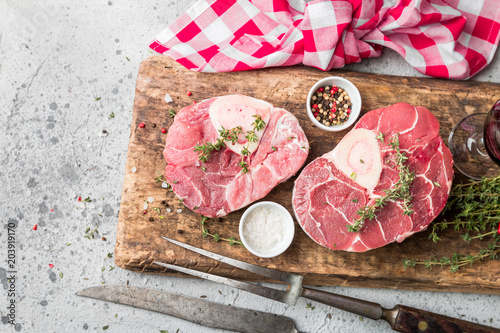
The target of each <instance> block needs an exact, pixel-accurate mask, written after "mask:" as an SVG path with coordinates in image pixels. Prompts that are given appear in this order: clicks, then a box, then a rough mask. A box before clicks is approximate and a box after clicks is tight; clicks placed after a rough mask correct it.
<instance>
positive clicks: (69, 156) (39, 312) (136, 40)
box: [0, 0, 500, 333]
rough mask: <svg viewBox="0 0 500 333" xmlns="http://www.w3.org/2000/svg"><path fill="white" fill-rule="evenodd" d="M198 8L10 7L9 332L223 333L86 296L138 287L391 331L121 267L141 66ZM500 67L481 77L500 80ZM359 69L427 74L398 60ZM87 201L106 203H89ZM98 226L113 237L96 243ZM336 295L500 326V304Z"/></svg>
mask: <svg viewBox="0 0 500 333" xmlns="http://www.w3.org/2000/svg"><path fill="white" fill-rule="evenodd" d="M192 3H194V0H189V1H177V0H176V1H173V0H165V1H156V0H146V1H127V0H109V1H108V0H99V1H69V0H45V1H35V0H22V1H20V0H0V114H1V119H2V123H1V125H0V184H2V185H1V189H0V217H1V224H2V226H3V227H2V228H0V258H1V260H0V282H1V284H2V287H0V314H1V315H2V320H1V323H0V332H86V331H102V330H103V328H104V327H105V326H109V328H108V329H107V332H159V331H160V330H166V331H168V332H170V333H172V332H219V331H216V330H212V329H209V328H205V327H201V326H198V325H194V324H191V323H189V322H186V321H183V320H179V319H176V318H172V317H168V316H165V315H161V314H158V313H153V312H148V311H145V310H140V309H134V308H131V307H126V306H121V305H115V304H111V303H106V302H100V301H93V300H89V299H82V298H78V297H76V296H74V293H75V292H76V291H77V290H79V289H81V288H84V287H88V286H94V285H100V284H101V283H105V284H126V283H127V282H129V283H130V285H133V286H145V287H150V288H158V289H163V290H168V291H171V292H176V293H180V294H186V295H191V296H195V297H199V296H201V295H206V296H207V299H209V300H212V301H215V302H220V303H226V304H231V305H234V306H240V307H246V308H251V309H258V310H263V311H269V312H272V313H277V314H282V315H286V316H289V317H292V318H294V319H295V322H296V325H297V327H298V329H299V330H300V331H303V332H309V333H314V332H389V331H390V330H389V328H388V326H387V325H386V324H385V323H384V322H373V321H371V320H369V319H364V320H360V318H359V317H358V316H355V315H351V314H348V313H345V312H341V311H337V310H334V309H331V308H328V307H326V306H322V305H319V304H315V305H316V306H315V308H314V309H310V308H307V305H306V302H305V301H304V300H300V301H299V302H298V304H297V305H296V306H294V307H290V306H285V305H283V304H279V303H276V302H273V301H269V300H265V299H261V298H258V297H255V296H252V295H249V294H247V293H244V292H241V293H240V292H238V291H237V290H234V289H231V288H225V287H222V286H219V285H215V284H212V283H208V282H203V281H192V280H189V279H180V278H167V277H157V276H149V275H144V274H138V273H133V272H129V271H125V270H122V269H119V268H116V269H113V270H111V269H110V266H114V262H113V259H112V258H108V257H107V254H108V253H113V248H114V243H115V236H116V223H117V216H118V209H119V204H120V194H121V187H122V181H123V175H124V168H125V159H126V153H127V144H128V138H129V131H130V121H131V117H132V104H133V97H134V85H135V79H136V75H137V71H138V67H139V64H140V63H141V61H142V60H144V59H145V58H146V57H147V56H149V55H150V51H149V50H148V47H147V46H148V42H149V41H150V40H151V39H152V38H153V37H154V36H155V35H156V34H158V33H159V32H160V31H161V30H162V29H163V28H164V27H165V26H166V25H167V24H168V23H169V22H171V21H172V20H173V19H174V18H175V17H177V16H178V15H180V14H182V13H183V12H184V11H185V10H186V9H187V8H188V7H189V6H190V5H191V4H192ZM498 59H499V55H498V54H497V56H496V57H495V61H494V63H493V64H492V65H490V66H489V67H488V68H487V69H486V70H484V71H483V72H482V73H480V74H479V75H477V76H476V77H475V79H476V80H481V81H494V82H500V67H499V66H500V65H499V60H498ZM348 69H350V70H356V71H366V72H374V73H383V74H396V75H410V76H412V75H419V74H418V73H417V72H416V71H415V70H413V69H412V68H411V67H410V66H408V65H407V64H406V63H405V62H404V61H403V60H402V59H401V58H400V57H399V56H398V55H397V54H395V53H393V52H390V51H385V52H384V53H383V55H382V57H380V58H377V59H370V60H365V61H364V62H363V63H361V64H356V65H352V66H349V67H348ZM98 98H100V99H99V100H97V101H96V99H98ZM111 113H114V115H115V117H114V118H111V119H110V118H109V115H110V114H111ZM102 130H106V131H107V132H108V134H107V135H103V134H102ZM78 196H82V197H83V198H85V197H90V198H91V199H92V200H93V201H92V202H91V203H85V204H78V203H77V201H76V199H77V197H78ZM52 210H53V211H52ZM9 223H10V224H11V225H12V226H15V244H16V263H15V270H16V271H17V279H16V280H15V292H16V297H15V299H16V318H15V323H16V324H15V326H14V325H11V324H9V323H7V319H8V318H7V317H5V315H6V314H8V309H7V302H8V299H9V297H8V291H9V289H10V288H9V287H10V285H9V283H8V281H7V280H6V278H8V276H9V274H7V271H9V270H10V269H9V266H8V264H9V263H8V262H7V250H8V249H7V242H8V229H7V226H8V224H9ZM35 224H37V225H38V229H37V230H36V231H34V230H32V228H33V226H34V225H35ZM96 224H97V225H98V226H99V229H98V230H99V236H100V237H101V236H104V237H106V239H107V240H106V241H102V240H100V239H94V240H89V239H85V238H83V237H82V236H83V235H84V234H85V230H86V228H88V227H90V228H92V227H94V226H95V225H96ZM49 264H53V265H54V267H53V268H50V267H49ZM324 289H325V290H330V291H334V292H337V293H340V294H344V295H349V296H354V297H360V298H364V299H368V300H373V301H376V302H380V303H381V304H382V305H383V306H386V307H392V306H393V305H394V304H397V303H403V304H406V305H409V306H414V307H419V308H424V309H428V310H432V311H435V312H438V313H442V314H446V315H450V316H454V317H460V318H464V319H466V320H471V321H474V322H478V323H483V324H491V325H495V326H497V327H500V312H499V310H498V309H499V308H500V297H499V296H492V295H477V294H463V293H449V292H446V293H434V292H410V291H401V290H377V289H354V288H340V287H332V288H324ZM330 315H331V318H330Z"/></svg>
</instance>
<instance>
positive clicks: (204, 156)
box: [194, 115, 275, 173]
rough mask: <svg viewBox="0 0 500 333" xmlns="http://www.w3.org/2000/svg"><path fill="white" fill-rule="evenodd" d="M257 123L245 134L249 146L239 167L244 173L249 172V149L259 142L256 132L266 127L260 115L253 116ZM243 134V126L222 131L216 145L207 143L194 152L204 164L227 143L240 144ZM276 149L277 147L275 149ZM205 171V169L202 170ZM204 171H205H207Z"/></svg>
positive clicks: (244, 149)
mask: <svg viewBox="0 0 500 333" xmlns="http://www.w3.org/2000/svg"><path fill="white" fill-rule="evenodd" d="M253 117H254V118H255V121H254V122H253V123H252V126H253V129H252V130H249V131H247V132H246V134H245V138H246V139H247V142H248V143H247V145H246V146H245V147H243V149H242V150H241V155H242V156H241V161H240V163H239V166H240V167H241V168H242V172H243V173H247V172H248V163H247V162H246V161H245V157H248V156H250V151H249V150H248V148H249V147H250V144H251V143H254V142H257V141H258V140H259V138H258V136H257V134H256V131H260V130H262V129H263V128H264V126H265V125H266V122H265V121H264V120H262V118H261V116H260V115H253ZM242 133H243V129H242V128H241V126H237V127H235V128H232V129H225V128H224V127H222V129H220V130H219V138H218V139H217V141H216V142H215V143H212V142H206V143H204V144H202V145H198V144H197V145H196V146H195V147H194V151H195V152H197V153H198V159H199V160H200V161H202V162H207V161H208V160H209V159H210V155H211V154H212V152H213V151H214V150H216V151H219V150H221V149H222V148H223V147H225V146H226V141H228V142H231V143H233V144H235V143H237V142H238V136H239V135H240V134H242ZM273 148H275V147H273ZM202 170H203V169H202ZM205 170H206V169H205ZM205 170H203V171H205Z"/></svg>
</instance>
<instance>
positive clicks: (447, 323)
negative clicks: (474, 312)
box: [383, 305, 500, 333]
mask: <svg viewBox="0 0 500 333" xmlns="http://www.w3.org/2000/svg"><path fill="white" fill-rule="evenodd" d="M383 319H385V320H386V321H388V322H389V323H390V324H391V327H392V329H393V330H395V331H398V332H409V333H441V332H444V333H463V332H467V333H500V329H498V328H494V327H488V326H483V325H480V324H475V323H472V322H469V321H465V320H462V319H456V318H452V317H447V316H443V315H440V314H437V313H432V312H428V311H424V310H420V309H415V308H410V307H408V306H404V305H396V307H395V308H394V309H392V310H385V311H384V315H383ZM391 321H393V323H391Z"/></svg>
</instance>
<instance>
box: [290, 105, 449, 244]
mask: <svg viewBox="0 0 500 333" xmlns="http://www.w3.org/2000/svg"><path fill="white" fill-rule="evenodd" d="M380 133H382V134H383V136H384V142H382V140H381V139H380ZM396 133H399V142H400V146H399V147H400V149H401V152H404V153H405V154H406V156H407V157H408V160H407V161H406V165H408V167H409V169H410V171H414V172H415V175H416V177H415V180H414V181H413V183H412V187H411V189H410V193H411V196H412V198H413V199H412V204H413V210H414V213H413V214H411V215H410V216H407V215H403V211H404V210H403V208H402V207H401V202H400V201H396V202H394V201H390V202H389V203H388V204H387V205H386V206H385V207H384V208H382V209H381V210H378V211H376V213H375V214H376V218H375V219H373V220H368V219H367V220H365V226H364V227H363V228H362V229H361V230H360V231H359V232H358V233H355V232H349V231H348V228H347V225H348V224H351V225H352V223H353V221H354V220H355V219H356V218H358V217H359V216H358V214H357V211H358V210H359V209H361V208H362V207H363V206H367V205H373V204H374V202H375V199H376V198H378V197H380V196H384V195H385V193H384V190H387V189H390V188H391V187H393V185H394V184H395V183H396V182H397V181H398V180H399V172H398V170H397V169H396V165H397V164H396V162H395V159H394V154H395V151H394V149H393V148H392V147H391V146H389V141H390V138H391V137H393V136H394V135H395V134H396ZM377 136H378V139H377V138H376V137H377ZM452 178H453V160H452V156H451V153H450V150H449V149H448V148H447V147H446V146H445V145H444V143H443V140H442V139H441V137H440V136H439V123H438V120H437V119H436V117H435V116H434V115H433V114H432V113H431V112H430V111H429V110H427V109H426V108H424V107H421V106H417V107H414V106H412V105H409V104H406V103H398V104H394V105H392V106H389V107H387V108H382V109H378V110H373V111H371V112H368V113H367V114H366V115H364V116H363V117H362V118H361V119H360V120H359V122H358V123H357V124H356V126H355V127H354V129H353V130H352V131H351V132H349V133H348V134H347V135H346V136H345V137H344V138H343V139H342V141H341V142H340V143H339V144H338V145H337V147H336V148H335V149H334V150H333V151H331V152H329V153H327V154H325V155H323V156H321V157H319V158H317V159H315V160H314V161H312V162H311V163H310V164H309V165H307V166H306V167H305V168H304V170H303V171H302V172H301V174H300V175H299V177H298V178H297V180H296V181H295V187H294V193H293V207H294V211H295V215H296V217H297V220H298V221H299V223H300V225H301V227H302V228H303V229H304V231H305V232H306V233H307V234H308V235H309V236H310V237H311V238H312V239H313V240H314V241H316V242H317V243H319V244H320V245H323V246H326V247H328V248H330V249H334V250H346V251H353V252H363V251H367V250H370V249H374V248H378V247H381V246H384V245H386V244H388V243H391V242H394V241H397V242H402V241H403V240H404V239H405V238H407V237H409V236H411V235H412V234H413V233H415V232H419V231H422V230H425V229H426V228H427V226H428V225H429V224H430V223H431V221H432V220H433V219H434V218H435V217H436V216H437V215H438V214H439V213H440V212H441V211H442V209H443V208H444V206H445V204H446V200H447V199H448V195H449V193H450V189H451V183H452Z"/></svg>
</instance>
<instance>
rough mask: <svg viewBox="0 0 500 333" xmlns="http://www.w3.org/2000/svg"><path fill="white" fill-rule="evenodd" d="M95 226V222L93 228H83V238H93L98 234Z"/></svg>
mask: <svg viewBox="0 0 500 333" xmlns="http://www.w3.org/2000/svg"><path fill="white" fill-rule="evenodd" d="M97 228H98V225H97V224H96V225H95V228H94V229H93V230H92V231H90V228H87V229H85V234H86V235H85V236H83V237H84V238H87V239H91V238H92V239H94V238H95V235H96V234H98V233H99V232H98V231H97Z"/></svg>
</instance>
